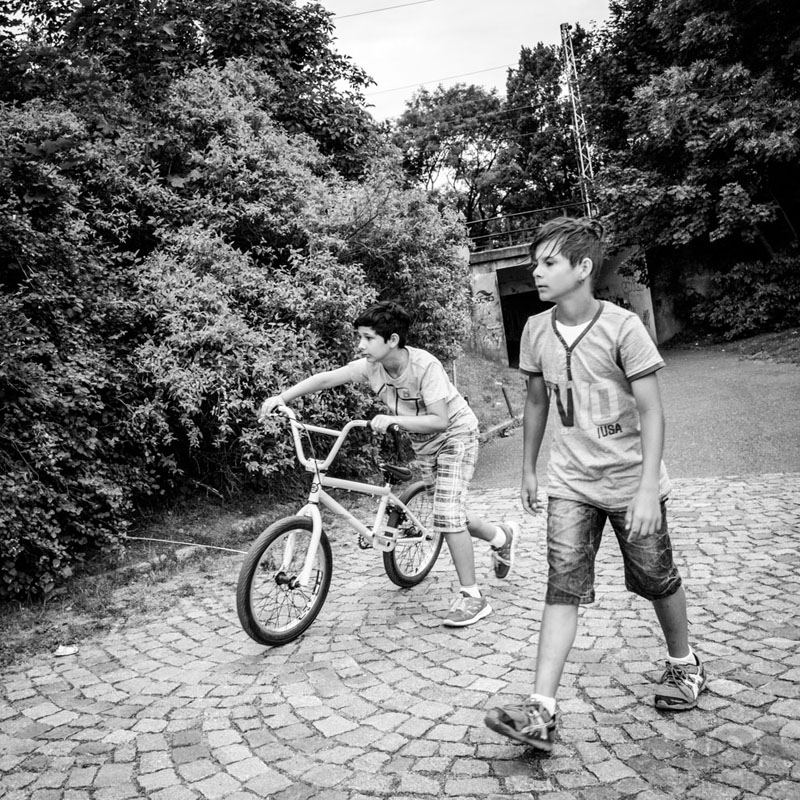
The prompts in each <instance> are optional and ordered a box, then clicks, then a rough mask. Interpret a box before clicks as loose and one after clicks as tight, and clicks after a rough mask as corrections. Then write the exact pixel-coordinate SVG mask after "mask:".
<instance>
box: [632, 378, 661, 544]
mask: <svg viewBox="0 0 800 800" xmlns="http://www.w3.org/2000/svg"><path fill="white" fill-rule="evenodd" d="M631 389H632V391H633V397H634V399H635V400H636V408H637V409H638V411H639V420H640V424H641V429H642V434H641V436H642V474H641V477H640V478H639V486H638V487H637V489H636V494H634V496H633V500H632V502H631V504H630V505H629V506H628V512H627V514H626V516H625V527H626V528H627V530H628V536H629V538H631V539H635V538H637V537H638V536H649V535H651V534H653V533H655V532H656V531H658V530H659V529H660V528H661V498H660V496H659V476H660V472H661V457H662V455H663V453H664V409H663V407H662V405H661V392H660V390H659V388H658V376H657V375H656V373H655V372H653V373H651V374H649V375H645V376H644V377H642V378H637V379H636V380H635V381H633V382H632V383H631Z"/></svg>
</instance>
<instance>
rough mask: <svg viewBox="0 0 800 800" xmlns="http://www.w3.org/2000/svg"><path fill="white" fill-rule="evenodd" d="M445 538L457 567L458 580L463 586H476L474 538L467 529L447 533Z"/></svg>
mask: <svg viewBox="0 0 800 800" xmlns="http://www.w3.org/2000/svg"><path fill="white" fill-rule="evenodd" d="M444 540H445V542H447V549H448V550H449V551H450V558H452V559H453V566H454V567H455V568H456V575H458V582H459V584H461V586H474V585H475V583H476V578H475V552H474V551H473V549H472V540H471V539H470V537H469V534H468V533H467V532H466V531H459V532H458V533H446V534H445V535H444Z"/></svg>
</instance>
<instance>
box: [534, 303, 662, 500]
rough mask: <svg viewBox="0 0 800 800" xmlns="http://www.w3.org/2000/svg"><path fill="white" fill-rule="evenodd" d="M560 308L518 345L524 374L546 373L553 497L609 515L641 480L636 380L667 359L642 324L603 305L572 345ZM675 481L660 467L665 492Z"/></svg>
mask: <svg viewBox="0 0 800 800" xmlns="http://www.w3.org/2000/svg"><path fill="white" fill-rule="evenodd" d="M555 313H556V312H555V308H553V309H549V310H547V311H544V312H542V313H541V314H537V315H536V316H533V317H530V318H529V319H528V322H527V323H526V325H525V329H524V330H523V333H522V340H521V342H520V358H519V367H520V370H521V371H522V372H523V373H524V374H527V375H541V376H542V377H543V378H544V382H545V385H546V386H547V392H548V396H549V398H550V424H551V425H553V426H554V428H553V430H554V436H553V440H552V443H551V452H550V462H549V465H548V470H547V492H548V494H549V495H550V496H552V497H560V498H565V499H572V500H579V501H581V502H585V503H589V504H590V505H594V506H597V507H599V508H604V509H608V510H617V509H621V508H626V507H627V506H628V505H629V504H630V502H631V500H632V499H633V496H634V494H635V492H636V488H637V487H638V485H639V479H640V477H641V466H642V444H641V427H640V422H639V412H638V410H637V408H636V401H635V399H634V396H633V391H632V389H631V383H632V381H634V380H636V379H637V378H642V377H644V376H645V375H650V374H652V373H653V372H656V371H657V370H659V369H661V368H662V367H663V366H664V362H663V360H662V359H661V356H660V355H659V353H658V349H657V348H656V346H655V344H654V343H653V340H652V339H651V338H650V335H649V334H648V333H647V330H646V329H645V327H644V325H643V324H642V321H641V320H640V319H639V318H638V317H637V316H636V314H634V313H633V312H631V311H627V310H625V309H623V308H620V307H619V306H616V305H614V304H613V303H608V302H605V301H600V308H599V310H598V312H597V314H596V315H595V317H594V319H592V321H591V322H590V323H589V325H588V326H587V327H586V328H585V330H584V331H583V332H582V333H581V335H580V336H579V337H578V338H577V339H576V340H575V342H573V344H572V346H570V347H567V345H566V343H565V342H564V341H563V339H562V338H561V337H560V335H559V334H558V332H557V329H556V324H555ZM669 490H670V484H669V477H668V476H667V471H666V469H665V468H664V464H663V463H662V464H661V470H660V480H659V492H660V495H661V497H662V498H665V497H666V496H667V495H668V494H669Z"/></svg>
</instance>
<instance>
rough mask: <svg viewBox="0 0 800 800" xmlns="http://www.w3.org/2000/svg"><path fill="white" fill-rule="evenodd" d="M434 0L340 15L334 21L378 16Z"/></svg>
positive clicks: (423, 0) (422, 0)
mask: <svg viewBox="0 0 800 800" xmlns="http://www.w3.org/2000/svg"><path fill="white" fill-rule="evenodd" d="M432 2H433V0H416V2H414V3H401V4H400V5H399V6H385V7H384V8H373V9H372V11H357V12H356V13H355V14H339V15H338V16H336V17H334V19H347V18H348V17H363V16H364V15H365V14H377V13H378V12H380V11H391V10H392V9H393V8H405V7H406V6H421V5H422V4H423V3H432Z"/></svg>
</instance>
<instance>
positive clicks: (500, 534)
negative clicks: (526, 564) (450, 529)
mask: <svg viewBox="0 0 800 800" xmlns="http://www.w3.org/2000/svg"><path fill="white" fill-rule="evenodd" d="M467 530H468V531H469V535H470V536H471V537H472V538H473V539H480V540H481V541H484V542H488V543H489V544H490V545H491V547H492V566H493V567H494V574H495V577H497V578H505V577H507V576H508V573H509V572H511V569H512V567H513V566H514V556H515V553H516V548H517V540H518V539H519V525H517V523H516V522H498V523H493V522H487V521H486V520H485V519H483V518H482V517H476V516H475V515H474V514H470V515H469V517H467Z"/></svg>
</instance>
